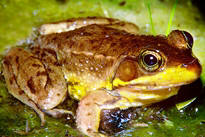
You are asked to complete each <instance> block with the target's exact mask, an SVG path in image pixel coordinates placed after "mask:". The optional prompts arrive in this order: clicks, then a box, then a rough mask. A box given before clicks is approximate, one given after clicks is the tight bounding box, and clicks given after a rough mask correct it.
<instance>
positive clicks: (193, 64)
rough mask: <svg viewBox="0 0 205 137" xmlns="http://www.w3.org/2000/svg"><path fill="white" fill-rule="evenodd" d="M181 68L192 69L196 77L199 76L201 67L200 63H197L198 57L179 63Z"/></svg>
mask: <svg viewBox="0 0 205 137" xmlns="http://www.w3.org/2000/svg"><path fill="white" fill-rule="evenodd" d="M181 67H182V68H187V69H188V70H189V71H192V72H194V73H196V74H197V76H198V77H200V74H201V71H202V67H201V64H200V63H199V60H198V59H196V58H195V59H193V60H192V61H191V62H188V63H183V64H182V65H181Z"/></svg>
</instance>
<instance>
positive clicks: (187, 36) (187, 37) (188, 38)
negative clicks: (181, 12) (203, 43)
mask: <svg viewBox="0 0 205 137" xmlns="http://www.w3.org/2000/svg"><path fill="white" fill-rule="evenodd" d="M182 34H183V35H184V38H185V40H186V42H187V44H188V48H190V49H191V48H192V46H193V41H194V40H193V37H192V35H191V34H190V33H189V32H186V31H182Z"/></svg>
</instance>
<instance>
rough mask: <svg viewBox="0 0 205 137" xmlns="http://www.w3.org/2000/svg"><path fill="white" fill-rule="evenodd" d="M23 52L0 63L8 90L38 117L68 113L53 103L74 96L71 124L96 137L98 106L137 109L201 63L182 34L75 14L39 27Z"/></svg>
mask: <svg viewBox="0 0 205 137" xmlns="http://www.w3.org/2000/svg"><path fill="white" fill-rule="evenodd" d="M39 34H40V36H39V37H38V38H36V40H35V41H34V42H33V43H32V44H31V45H29V46H28V48H26V49H23V48H20V47H15V48H11V49H10V50H9V51H8V52H7V53H6V56H5V57H4V60H3V74H4V77H5V80H6V84H7V86H8V90H9V92H10V93H11V94H12V95H13V96H14V97H16V98H17V99H19V100H20V101H22V102H23V103H25V104H26V105H28V106H30V107H32V108H33V109H34V110H35V111H36V112H37V113H38V115H39V116H40V118H41V122H42V125H43V124H44V122H45V119H44V113H47V114H50V115H52V116H54V117H58V116H59V114H62V113H70V111H67V110H63V109H57V108H55V107H56V106H57V105H59V104H60V103H61V102H62V101H64V99H65V98H66V96H67V95H69V96H71V97H72V98H74V99H76V100H79V106H78V109H77V114H76V123H77V127H78V129H79V130H80V131H82V132H83V133H85V134H87V135H89V136H99V133H98V129H99V125H100V124H99V123H100V122H101V119H100V113H101V111H102V110H109V109H116V108H117V109H120V110H125V109H128V108H130V107H139V106H144V105H150V104H152V103H155V102H159V101H161V100H164V99H166V98H169V97H170V96H173V95H176V94H177V92H178V90H179V86H181V85H185V84H189V83H191V82H193V81H194V80H196V79H197V78H199V76H200V73H201V66H200V64H199V61H198V59H197V58H196V57H195V56H194V55H193V53H192V45H193V39H192V36H191V35H190V34H189V33H188V32H186V31H180V30H174V31H172V32H171V33H170V34H169V35H168V36H167V37H166V36H162V35H159V36H151V35H139V34H138V27H137V26H135V25H134V24H132V23H127V22H123V21H119V20H116V19H109V18H91V17H90V18H80V19H71V20H67V21H63V22H56V23H51V24H44V25H42V26H41V27H40V28H39Z"/></svg>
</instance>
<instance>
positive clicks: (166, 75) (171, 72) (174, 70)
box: [113, 64, 201, 90]
mask: <svg viewBox="0 0 205 137" xmlns="http://www.w3.org/2000/svg"><path fill="white" fill-rule="evenodd" d="M200 74H201V66H200V64H197V66H192V68H185V67H182V66H178V67H170V68H166V70H163V71H161V72H157V73H155V74H154V75H147V76H142V77H138V78H137V79H133V80H131V81H128V82H124V81H121V80H120V79H118V78H116V79H114V80H113V86H114V87H129V88H133V89H136V90H159V89H166V88H172V87H179V86H182V85H186V84H190V83H192V82H193V81H195V80H196V79H198V78H199V77H200Z"/></svg>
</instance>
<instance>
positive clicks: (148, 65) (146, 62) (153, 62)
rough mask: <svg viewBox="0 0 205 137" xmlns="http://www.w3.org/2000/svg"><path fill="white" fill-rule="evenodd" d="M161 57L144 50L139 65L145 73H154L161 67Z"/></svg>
mask: <svg viewBox="0 0 205 137" xmlns="http://www.w3.org/2000/svg"><path fill="white" fill-rule="evenodd" d="M162 61H163V60H162V57H161V55H160V54H159V53H158V52H155V51H151V50H145V51H143V52H142V53H141V55H140V65H141V66H142V67H143V68H144V69H145V70H147V71H155V70H157V69H158V68H159V67H160V66H161V65H162V63H163V62H162Z"/></svg>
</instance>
